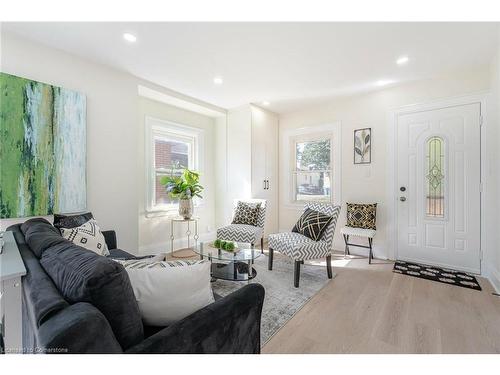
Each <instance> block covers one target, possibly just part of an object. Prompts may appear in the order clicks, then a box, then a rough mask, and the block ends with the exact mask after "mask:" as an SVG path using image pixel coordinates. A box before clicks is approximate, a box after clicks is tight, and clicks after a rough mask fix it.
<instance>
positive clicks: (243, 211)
mask: <svg viewBox="0 0 500 375" xmlns="http://www.w3.org/2000/svg"><path fill="white" fill-rule="evenodd" d="M260 205H261V204H260V203H248V202H241V201H240V202H238V205H237V206H236V212H235V214H234V218H233V224H247V225H253V226H254V227H255V226H257V219H258V218H259V211H260Z"/></svg>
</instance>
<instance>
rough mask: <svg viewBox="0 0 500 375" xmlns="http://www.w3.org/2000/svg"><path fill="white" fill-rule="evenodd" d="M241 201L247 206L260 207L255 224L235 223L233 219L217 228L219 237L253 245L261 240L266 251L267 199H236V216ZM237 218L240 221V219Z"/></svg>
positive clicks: (262, 248)
mask: <svg viewBox="0 0 500 375" xmlns="http://www.w3.org/2000/svg"><path fill="white" fill-rule="evenodd" d="M240 202H241V203H244V204H245V205H246V207H254V208H255V207H258V210H257V218H256V222H255V225H251V224H248V222H247V223H246V224H235V223H234V219H233V222H232V223H231V224H229V225H226V226H224V227H221V228H218V229H217V238H218V239H219V240H225V241H235V242H247V243H250V244H252V246H253V245H254V244H256V243H257V242H258V241H259V240H260V249H261V252H262V253H264V224H265V222H266V204H267V201H266V200H265V199H247V200H237V201H235V211H234V215H233V216H234V218H236V216H237V211H238V207H239V206H240ZM236 220H237V221H239V219H236ZM252 222H253V219H252Z"/></svg>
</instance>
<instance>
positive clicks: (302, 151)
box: [291, 135, 333, 202]
mask: <svg viewBox="0 0 500 375" xmlns="http://www.w3.org/2000/svg"><path fill="white" fill-rule="evenodd" d="M292 150H293V169H292V179H291V180H292V181H293V182H292V183H293V187H292V189H293V200H294V201H295V202H305V201H316V202H331V201H333V199H332V196H333V194H332V178H333V167H332V137H331V136H330V135H319V136H315V137H305V136H300V137H296V138H294V139H293V147H292Z"/></svg>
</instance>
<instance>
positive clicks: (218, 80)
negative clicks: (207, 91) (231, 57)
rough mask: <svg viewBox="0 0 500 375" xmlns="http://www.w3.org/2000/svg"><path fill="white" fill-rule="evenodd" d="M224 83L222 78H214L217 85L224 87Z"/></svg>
mask: <svg viewBox="0 0 500 375" xmlns="http://www.w3.org/2000/svg"><path fill="white" fill-rule="evenodd" d="M222 82H224V81H223V80H222V77H214V83H215V84H216V85H222Z"/></svg>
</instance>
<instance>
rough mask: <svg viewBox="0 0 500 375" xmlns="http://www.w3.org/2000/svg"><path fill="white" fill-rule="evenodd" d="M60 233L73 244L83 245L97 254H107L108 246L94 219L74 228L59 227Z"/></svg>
mask: <svg viewBox="0 0 500 375" xmlns="http://www.w3.org/2000/svg"><path fill="white" fill-rule="evenodd" d="M60 230H61V235H62V236H63V237H64V238H66V239H67V240H70V241H71V242H73V243H74V244H75V245H78V246H81V247H84V248H86V249H88V250H91V251H93V252H94V253H97V254H99V255H109V250H108V246H107V245H106V240H105V239H104V235H103V234H102V233H101V229H99V226H98V225H97V222H96V221H95V220H94V219H90V220H89V221H87V222H86V223H85V224H83V225H80V226H79V227H76V228H60Z"/></svg>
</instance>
